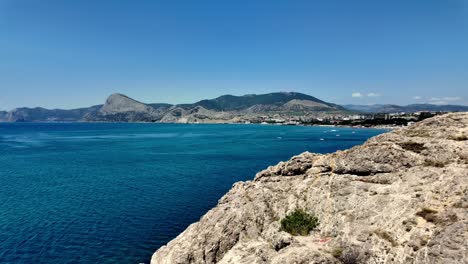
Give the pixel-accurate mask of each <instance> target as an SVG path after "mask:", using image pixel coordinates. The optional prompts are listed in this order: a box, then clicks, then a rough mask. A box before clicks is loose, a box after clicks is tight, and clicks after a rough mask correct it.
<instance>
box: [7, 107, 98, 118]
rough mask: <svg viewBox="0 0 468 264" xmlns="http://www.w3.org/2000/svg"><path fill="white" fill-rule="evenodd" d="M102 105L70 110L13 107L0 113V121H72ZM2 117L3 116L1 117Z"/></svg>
mask: <svg viewBox="0 0 468 264" xmlns="http://www.w3.org/2000/svg"><path fill="white" fill-rule="evenodd" d="M101 106H102V105H95V106H91V107H86V108H77V109H71V110H62V109H45V108H42V107H35V108H28V107H21V108H15V109H13V110H11V111H9V112H7V113H6V114H2V113H0V121H4V122H44V121H49V122H52V121H54V122H67V121H68V122H73V121H78V120H80V119H81V118H83V116H84V115H86V114H88V113H91V112H95V111H97V110H98V109H100V108H101ZM2 117H3V118H2Z"/></svg>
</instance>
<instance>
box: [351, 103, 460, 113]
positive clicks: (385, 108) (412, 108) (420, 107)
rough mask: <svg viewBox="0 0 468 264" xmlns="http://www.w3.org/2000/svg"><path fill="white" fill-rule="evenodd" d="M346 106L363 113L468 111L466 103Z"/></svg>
mask: <svg viewBox="0 0 468 264" xmlns="http://www.w3.org/2000/svg"><path fill="white" fill-rule="evenodd" d="M343 107H344V108H346V109H348V110H351V111H357V112H362V113H396V112H407V113H414V112H419V111H437V112H463V111H468V106H464V105H435V104H410V105H406V106H400V105H393V104H374V105H352V104H349V105H343Z"/></svg>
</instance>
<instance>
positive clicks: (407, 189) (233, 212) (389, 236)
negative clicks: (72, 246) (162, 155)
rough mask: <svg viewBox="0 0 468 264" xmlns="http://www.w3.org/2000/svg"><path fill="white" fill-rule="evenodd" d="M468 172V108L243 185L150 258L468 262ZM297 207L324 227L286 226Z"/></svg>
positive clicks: (308, 158) (305, 159)
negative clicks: (299, 232) (298, 231)
mask: <svg viewBox="0 0 468 264" xmlns="http://www.w3.org/2000/svg"><path fill="white" fill-rule="evenodd" d="M467 177H468V113H452V114H447V115H443V116H437V117H434V118H430V119H426V120H424V121H422V122H420V123H416V124H415V125H413V126H411V127H408V128H404V129H400V130H395V131H393V132H389V133H385V134H382V135H379V136H377V137H374V138H371V139H370V140H368V141H367V142H366V143H365V144H363V145H361V146H356V147H354V148H352V149H349V150H345V151H338V152H336V153H332V154H326V155H322V154H314V153H308V152H306V153H302V154H300V155H298V156H295V157H293V158H292V159H291V160H289V161H287V162H280V163H279V164H278V165H276V166H272V167H269V168H267V169H266V170H264V171H262V172H259V173H258V174H257V175H256V176H255V179H254V180H252V181H247V182H238V183H236V184H234V185H233V187H232V189H231V190H230V191H229V192H228V193H227V194H226V195H225V196H224V197H222V198H221V199H220V200H219V203H218V205H217V206H216V207H215V208H213V209H211V210H210V211H209V212H208V213H206V214H205V215H204V216H203V217H202V218H201V219H200V221H199V222H197V223H194V224H192V225H190V226H189V227H188V228H187V229H186V230H185V231H184V232H183V233H181V234H180V235H179V236H178V237H177V238H175V239H174V240H172V241H171V242H169V243H168V244H167V246H164V247H161V248H160V249H159V250H158V251H156V253H155V254H154V255H153V257H152V261H151V263H152V264H169V263H170V264H176V263H246V264H247V263H278V264H279V263H441V264H442V263H444V264H447V263H466V260H467V257H468V256H467V250H466V248H467V241H468V210H467V208H468V192H467V190H468V179H467ZM295 209H302V210H304V211H306V212H308V213H311V214H315V215H316V216H317V217H318V219H319V222H320V223H319V226H318V228H316V229H315V230H314V231H312V232H310V233H309V234H308V235H305V236H292V235H290V234H289V233H286V232H284V231H280V220H281V219H284V217H285V216H286V215H287V214H288V213H290V212H292V211H294V210H295ZM346 258H348V259H347V260H348V261H349V260H354V261H355V262H346Z"/></svg>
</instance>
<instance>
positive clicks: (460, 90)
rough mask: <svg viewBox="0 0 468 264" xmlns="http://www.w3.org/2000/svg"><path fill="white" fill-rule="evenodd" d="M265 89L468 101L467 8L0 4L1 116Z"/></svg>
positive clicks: (330, 2)
mask: <svg viewBox="0 0 468 264" xmlns="http://www.w3.org/2000/svg"><path fill="white" fill-rule="evenodd" d="M273 91H297V92H303V93H307V94H310V95H313V96H316V97H318V98H320V99H323V100H326V101H331V102H334V103H341V104H344V103H355V104H369V103H397V104H408V103H416V102H435V103H444V102H446V103H452V104H468V1H467V0H411V1H410V0H389V1H375V0H366V1H361V0H353V1H350V0H342V1H335V0H323V1H293V0H288V1H286V0H284V1H275V0H266V1H254V0H248V1H244V0H232V1H219V0H217V1H204V0H197V1H189V0H187V1H178V0H170V1H169V0H167V1H149V0H148V1H130V0H129V1H119V0H108V1H105V0H99V1H97V0H89V1H88V0H80V1H72V0H56V1H52V0H0V109H4V110H8V109H12V108H14V107H18V106H44V107H49V108H51V107H59V108H74V107H80V106H88V105H93V104H100V103H103V101H104V100H105V98H106V97H107V96H108V95H109V94H111V93H113V92H121V93H124V94H127V95H129V96H130V97H133V98H135V99H139V100H141V101H144V102H148V103H149V102H168V103H186V102H195V101H197V100H199V99H204V98H214V97H216V96H219V95H222V94H235V95H242V94H247V93H267V92H273ZM353 95H354V96H353Z"/></svg>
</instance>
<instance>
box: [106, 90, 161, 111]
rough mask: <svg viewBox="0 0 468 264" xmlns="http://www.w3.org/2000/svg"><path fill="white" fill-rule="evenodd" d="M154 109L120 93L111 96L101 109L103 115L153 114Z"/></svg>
mask: <svg viewBox="0 0 468 264" xmlns="http://www.w3.org/2000/svg"><path fill="white" fill-rule="evenodd" d="M153 110H154V109H153V108H152V107H151V106H149V105H147V104H144V103H142V102H139V101H137V100H134V99H132V98H130V97H128V96H126V95H123V94H120V93H114V94H111V95H110V96H109V97H108V98H107V100H106V103H105V104H104V105H103V106H102V108H101V109H100V112H101V113H103V114H115V113H124V112H152V111H153Z"/></svg>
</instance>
